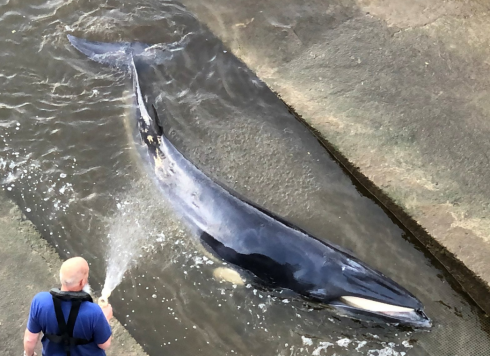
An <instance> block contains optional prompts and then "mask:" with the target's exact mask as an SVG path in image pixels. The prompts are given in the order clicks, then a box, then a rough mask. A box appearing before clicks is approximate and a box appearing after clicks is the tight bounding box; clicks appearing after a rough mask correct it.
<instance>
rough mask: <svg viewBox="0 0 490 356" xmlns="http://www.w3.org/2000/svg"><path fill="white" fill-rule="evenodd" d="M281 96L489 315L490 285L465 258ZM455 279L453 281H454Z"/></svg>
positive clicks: (357, 182)
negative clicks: (432, 231)
mask: <svg viewBox="0 0 490 356" xmlns="http://www.w3.org/2000/svg"><path fill="white" fill-rule="evenodd" d="M274 93H275V94H276V95H277V97H278V98H279V99H280V100H281V101H282V102H283V103H284V105H286V106H287V108H288V110H289V112H290V113H291V114H292V115H293V116H294V117H295V118H296V119H297V120H298V121H299V122H301V123H302V124H303V125H305V127H307V128H308V130H310V132H311V133H312V134H313V135H314V136H315V137H316V139H317V140H318V141H319V143H320V144H321V145H322V146H323V147H324V148H325V150H326V151H327V152H328V153H329V154H330V156H331V157H332V158H333V159H334V160H335V161H336V162H337V163H338V164H339V165H340V167H342V169H343V170H344V172H345V173H346V174H348V175H349V177H351V179H352V182H353V183H354V184H355V185H356V186H357V187H358V189H359V190H360V191H361V192H362V193H363V194H364V195H365V196H367V197H368V198H370V199H372V200H373V201H375V202H376V203H377V204H378V205H379V206H380V207H381V208H382V209H383V211H385V212H386V213H387V214H388V216H390V218H391V219H392V220H393V221H394V222H395V223H397V224H398V225H400V226H402V227H403V228H404V229H405V230H406V231H407V232H409V233H410V234H412V235H413V236H414V237H415V238H416V239H417V242H418V243H419V245H420V246H419V247H422V248H423V249H425V250H428V252H429V253H430V254H431V255H432V256H433V257H434V258H435V259H436V260H437V261H438V262H439V263H440V264H441V266H442V267H443V268H445V269H446V270H447V271H448V273H449V274H451V275H452V276H453V277H454V279H455V282H456V283H457V284H456V285H453V287H455V288H456V289H459V290H460V291H461V292H464V293H465V294H466V295H467V296H468V297H469V299H471V300H472V301H473V302H475V303H476V304H477V305H478V306H479V307H480V308H481V309H482V310H483V311H484V312H485V313H486V314H487V315H490V299H489V298H488V296H489V295H490V286H489V285H488V284H487V283H486V281H484V280H483V279H482V278H481V277H479V276H478V275H477V274H476V273H475V272H474V271H472V270H471V269H470V268H469V267H468V266H467V265H466V264H465V263H464V262H463V261H461V260H460V259H459V258H458V257H457V256H456V255H455V254H454V253H452V252H451V251H449V250H448V249H447V248H446V247H445V246H444V245H442V244H441V243H440V242H439V241H438V240H437V239H435V238H434V237H433V236H432V235H431V234H430V233H429V232H428V231H427V230H426V229H425V228H424V227H423V226H421V225H420V224H419V223H418V222H417V221H416V220H415V219H414V218H413V217H412V216H411V215H410V214H409V213H408V212H407V211H406V210H405V209H404V208H403V207H401V206H400V205H398V204H397V203H395V201H394V200H393V199H392V198H391V197H390V196H389V195H388V194H387V193H386V192H385V191H384V190H382V189H381V188H379V187H378V186H377V185H376V184H375V183H373V182H372V181H371V180H370V179H369V178H368V177H367V176H365V175H364V174H363V173H362V172H361V170H360V168H359V167H357V166H356V165H354V164H353V163H352V162H351V161H349V159H348V158H347V157H346V156H345V155H343V154H342V153H341V152H340V151H339V150H338V149H336V148H335V147H334V146H333V145H332V144H331V143H330V142H329V141H328V140H327V139H326V138H325V137H324V135H323V134H322V133H321V132H320V131H319V130H317V129H315V128H314V127H313V126H311V125H310V124H309V123H308V121H306V120H305V119H304V118H303V117H302V116H301V115H300V114H298V113H297V112H296V111H295V109H294V108H293V107H291V106H290V105H289V104H287V103H286V102H285V101H284V100H283V99H282V97H281V95H280V94H279V93H277V92H275V91H274ZM450 282H451V281H450Z"/></svg>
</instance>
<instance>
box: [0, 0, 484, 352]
mask: <svg viewBox="0 0 490 356" xmlns="http://www.w3.org/2000/svg"><path fill="white" fill-rule="evenodd" d="M0 9H1V11H0V13H1V17H0V35H1V36H0V41H1V47H0V48H1V50H0V56H1V63H2V69H1V71H0V83H1V88H2V94H1V96H0V130H1V131H0V139H1V142H2V145H1V151H0V172H1V179H2V186H3V188H4V189H5V191H6V192H7V193H8V194H9V196H10V197H11V198H12V199H14V200H15V201H16V202H17V203H18V204H19V206H20V207H21V209H22V210H23V211H24V213H25V215H26V216H27V218H29V219H30V220H32V221H33V222H34V224H35V225H36V226H37V227H38V229H39V231H40V232H41V233H42V235H43V237H44V238H46V239H47V240H48V241H49V242H50V243H52V244H53V246H55V247H56V248H57V250H58V252H59V253H60V255H61V256H62V257H64V258H65V257H70V256H74V255H82V256H84V257H85V258H87V259H88V260H89V261H90V263H91V282H92V283H93V284H94V286H95V287H96V288H98V290H99V291H100V289H101V287H102V286H101V285H100V284H101V283H102V282H103V280H104V277H105V269H106V264H107V258H108V256H110V255H111V251H110V248H109V246H110V244H111V241H112V243H114V241H116V242H118V244H116V245H118V246H126V247H127V246H130V249H131V250H132V252H133V255H132V260H133V261H134V263H133V265H132V267H131V268H130V270H129V271H128V272H127V273H126V275H125V278H124V279H123V282H122V283H121V285H119V287H117V288H116V290H115V291H114V293H113V296H112V297H111V302H112V304H113V306H114V312H115V315H116V317H117V318H118V319H119V320H120V321H121V322H122V323H123V324H124V325H125V326H126V327H127V328H128V330H129V331H130V332H131V334H132V335H133V336H134V337H135V338H136V340H137V341H138V342H140V343H141V344H142V346H143V347H144V348H145V350H146V351H147V352H148V353H149V354H150V355H163V354H164V355H195V354H196V353H199V354H201V355H334V354H335V355H353V354H354V355H357V354H359V355H400V356H402V355H480V354H481V355H483V354H487V353H488V352H489V350H490V338H489V334H488V331H489V330H490V328H489V323H488V320H487V319H486V318H485V317H484V315H483V313H482V312H481V311H480V310H479V309H478V308H477V307H476V306H475V305H474V304H473V303H472V302H471V301H470V300H469V299H468V298H467V297H466V296H465V294H464V293H462V292H461V291H460V290H459V288H458V287H457V285H456V284H455V283H454V281H453V279H452V278H451V277H450V276H449V275H448V274H447V273H446V272H445V270H444V269H443V268H442V267H441V266H440V265H439V264H438V263H437V262H436V261H434V260H433V259H432V258H431V256H430V255H428V254H427V253H426V252H425V251H424V249H423V248H421V247H420V246H418V245H417V244H416V243H415V241H414V238H413V237H412V236H411V235H410V234H408V233H407V232H406V231H405V230H404V229H403V228H402V227H401V226H399V225H398V224H397V223H396V222H393V221H392V220H391V219H390V217H389V216H388V215H387V214H386V213H385V212H384V211H383V210H382V209H381V208H380V207H379V206H378V205H376V204H375V203H374V202H373V201H372V200H370V199H369V198H367V197H365V196H363V194H362V193H361V192H360V191H359V190H358V189H357V187H356V185H355V184H354V183H353V182H352V181H351V179H350V178H349V177H348V176H347V175H346V174H345V173H344V172H343V171H342V169H341V168H340V167H339V166H338V165H337V164H336V163H335V162H334V161H333V160H332V158H331V157H330V156H329V155H328V153H327V152H326V151H325V150H324V149H323V148H322V146H321V145H320V144H319V143H318V142H317V141H316V140H315V138H314V137H313V136H312V135H311V133H310V132H309V131H308V130H307V129H306V128H305V127H304V126H303V125H302V124H300V123H299V122H298V121H297V120H296V119H295V118H294V117H293V116H292V115H291V114H290V113H289V112H288V110H287V108H286V107H285V105H284V104H283V103H282V102H281V101H280V100H279V99H277V97H276V96H275V95H274V94H273V93H272V92H270V90H269V89H268V88H267V87H266V86H265V85H264V84H263V83H262V82H261V81H260V80H259V79H258V78H256V77H255V76H254V75H253V73H251V72H250V71H249V70H248V69H247V68H246V67H245V66H244V65H243V64H242V63H241V62H239V61H238V60H237V59H236V58H235V57H234V56H233V54H232V53H230V52H229V51H227V49H226V48H224V47H223V45H222V44H221V42H220V41H219V40H218V39H217V38H215V37H214V36H213V35H212V34H211V33H209V32H208V31H207V29H206V28H204V27H203V26H202V25H201V24H200V23H199V22H198V21H197V20H196V19H195V17H194V16H193V15H192V14H191V13H189V12H188V11H187V10H186V9H185V8H184V7H183V6H182V5H180V4H179V3H175V2H162V1H153V0H149V1H140V2H136V1H134V2H125V3H124V4H120V3H119V2H117V1H105V2H98V1H89V0H85V1H82V0H78V1H76V0H74V1H62V0H58V1H56V0H55V1H52V0H51V1H45V0H38V1H34V0H29V1H19V0H0ZM67 34H73V35H76V36H80V37H85V38H90V39H93V40H99V41H118V40H120V41H122V40H124V41H133V40H138V41H143V42H146V43H150V44H171V43H173V45H172V46H171V47H172V51H171V53H172V54H171V55H168V56H167V57H165V60H164V61H163V62H162V64H161V65H160V66H158V67H156V68H155V69H154V70H149V71H146V72H144V73H142V75H141V81H142V88H143V91H144V93H145V94H146V96H147V98H148V100H149V101H150V102H155V103H156V104H157V106H158V107H159V109H162V110H165V112H166V114H167V115H166V116H168V120H167V122H166V123H165V127H166V128H167V130H168V132H169V135H170V138H171V140H172V142H174V144H175V145H176V146H177V148H178V149H179V150H181V151H182V152H183V153H184V154H185V155H186V156H187V157H189V159H190V160H191V161H192V162H194V163H195V164H196V165H197V166H198V167H199V168H201V169H202V170H203V171H204V172H205V173H206V174H208V175H209V176H211V177H213V178H214V179H216V180H218V181H220V182H222V183H223V184H224V185H226V186H228V187H230V188H232V189H234V190H236V191H238V192H239V193H240V194H242V195H244V196H246V197H247V198H248V199H250V200H251V201H253V202H256V203H258V204H260V205H263V206H264V207H266V208H267V209H269V210H271V211H274V212H275V213H277V214H279V215H282V216H284V217H285V218H287V219H288V220H290V221H291V222H293V223H295V224H296V225H298V226H300V227H302V228H304V229H306V230H308V231H310V232H311V233H313V234H314V235H316V236H318V237H319V238H323V239H326V240H329V241H332V242H334V243H336V244H338V245H341V246H343V247H345V248H347V249H350V250H352V251H353V253H354V254H355V255H356V256H358V257H359V258H360V259H362V260H363V261H365V262H367V263H368V264H369V265H371V266H373V267H375V268H377V269H379V270H381V271H382V272H383V273H385V274H386V275H387V276H389V277H391V278H392V279H394V280H395V281H397V282H398V283H400V284H401V285H403V286H404V287H406V288H407V289H408V290H410V291H411V292H412V293H413V294H415V295H416V296H417V297H419V298H420V299H421V300H422V302H423V303H424V305H425V306H426V313H427V314H428V315H429V316H430V317H431V318H432V319H433V320H434V327H433V328H432V330H431V331H430V332H425V331H414V330H405V329H397V328H394V327H390V326H386V325H378V324H369V323H366V322H358V321H353V320H350V319H348V318H344V317H340V316H338V315H337V314H335V313H334V312H332V311H330V310H328V309H317V308H316V306H312V305H307V304H305V303H304V302H302V301H300V300H295V299H291V298H288V297H284V296H281V295H278V294H274V293H270V292H268V291H262V290H256V289H254V287H251V286H245V287H237V286H233V285H231V284H226V283H220V282H218V281H216V280H215V279H213V277H212V272H213V270H214V268H216V267H217V266H219V265H220V263H219V262H218V261H213V260H212V259H209V258H208V256H207V255H206V254H205V253H204V252H203V251H202V249H201V247H200V246H199V245H198V244H197V243H195V240H194V237H193V236H192V234H190V233H189V232H188V231H187V230H186V227H185V226H183V225H182V224H181V223H180V222H179V220H178V219H177V218H176V217H175V216H174V215H173V212H172V210H171V209H170V207H169V206H168V205H167V204H166V201H165V197H164V196H163V195H162V194H161V193H160V191H159V190H158V188H157V185H156V184H155V182H154V179H153V177H152V174H151V172H150V171H149V170H148V169H147V165H146V164H145V160H144V159H142V157H141V156H140V155H139V153H138V152H136V150H135V148H134V143H133V138H132V132H133V128H134V125H135V123H134V121H132V118H131V115H130V112H131V105H130V102H131V92H130V91H129V89H130V87H129V84H130V80H129V77H128V75H127V74H126V73H123V72H119V71H117V70H114V69H111V68H107V67H103V66H102V65H99V64H97V63H94V62H91V61H89V60H88V59H86V58H85V57H84V56H83V55H81V54H79V53H78V52H76V51H75V50H74V49H73V48H72V47H71V46H70V44H69V42H68V41H67V39H66V35H67ZM108 235H109V236H108ZM126 250H127V248H126ZM120 252H121V253H123V252H124V248H122V247H121V251H120ZM112 254H114V251H112ZM115 255H116V258H117V252H116V253H115Z"/></svg>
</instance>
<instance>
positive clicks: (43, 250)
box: [0, 193, 146, 356]
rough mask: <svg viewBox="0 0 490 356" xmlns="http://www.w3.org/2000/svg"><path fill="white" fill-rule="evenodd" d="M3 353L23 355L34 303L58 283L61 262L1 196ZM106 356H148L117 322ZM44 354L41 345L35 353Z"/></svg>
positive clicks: (0, 345)
mask: <svg viewBox="0 0 490 356" xmlns="http://www.w3.org/2000/svg"><path fill="white" fill-rule="evenodd" d="M0 224H1V226H2V228H1V230H0V246H1V248H0V261H2V264H1V265H0V284H1V286H2V288H1V289H0V326H1V330H2V332H1V333H0V354H2V355H22V352H23V350H24V345H23V337H24V330H25V327H26V323H27V317H28V315H29V307H30V304H31V300H32V298H33V297H34V295H36V293H38V292H40V291H46V290H49V289H51V288H53V287H55V286H57V285H58V284H59V269H60V266H61V260H60V257H59V256H58V254H57V253H56V251H55V250H54V249H53V248H52V247H51V246H50V245H49V244H48V243H47V242H46V241H45V240H44V239H42V238H41V236H40V234H39V233H38V232H37V231H36V230H35V229H34V226H33V225H32V223H31V222H29V221H27V220H25V218H23V217H22V214H21V212H20V210H19V209H18V208H17V206H15V205H14V204H13V203H12V202H10V201H8V200H7V198H6V197H5V196H4V195H3V193H1V194H0ZM111 326H112V331H113V340H112V345H111V347H110V348H109V350H108V351H107V355H108V356H110V355H127V356H145V355H146V353H145V352H144V351H143V349H142V348H141V346H140V345H139V344H137V343H136V341H135V340H134V339H133V338H132V337H131V335H129V333H128V331H127V330H126V329H125V328H124V327H123V326H122V325H121V324H120V323H119V322H118V321H117V320H115V319H113V320H111ZM36 351H37V354H38V355H41V350H40V343H39V344H38V349H37V350H36Z"/></svg>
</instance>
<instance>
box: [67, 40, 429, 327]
mask: <svg viewBox="0 0 490 356" xmlns="http://www.w3.org/2000/svg"><path fill="white" fill-rule="evenodd" d="M68 39H69V41H70V42H71V44H72V45H73V46H74V47H75V48H76V49H78V50H79V51H80V52H82V53H84V54H86V55H87V56H88V57H89V58H91V59H93V60H95V61H97V62H100V63H104V64H108V65H112V66H115V67H119V68H122V67H124V68H125V69H127V70H129V71H130V73H131V75H132V78H133V89H134V94H135V103H136V105H135V110H136V119H137V125H138V129H139V132H140V135H141V139H142V142H144V146H145V149H146V150H147V156H148V157H149V159H150V162H151V165H152V168H153V169H154V171H155V175H156V177H157V179H158V182H159V185H160V187H161V189H162V190H163V192H164V194H165V195H166V196H167V197H168V199H169V201H170V202H171V203H172V204H173V206H174V208H175V209H176V210H177V211H178V212H179V214H180V215H181V216H182V217H183V218H184V219H185V220H186V221H187V222H188V223H189V224H190V226H191V227H192V228H193V229H194V230H195V231H197V232H198V236H199V237H200V239H201V242H202V243H203V244H204V245H205V246H206V247H207V248H208V249H209V250H211V251H212V252H214V254H216V255H217V256H219V257H220V258H221V259H223V260H224V261H226V262H228V263H229V264H232V265H234V266H237V267H238V268H239V269H241V270H242V271H247V273H249V274H250V275H251V276H253V278H254V279H255V281H256V282H257V283H261V284H262V285H265V286H267V287H272V288H282V289H289V290H292V291H293V292H295V293H297V294H298V295H300V296H302V297H305V298H307V299H309V300H313V301H316V302H320V303H324V304H328V305H332V306H334V307H335V308H338V309H340V310H344V311H346V312H348V314H349V315H351V316H354V317H356V316H358V317H360V316H365V315H369V316H372V317H374V318H375V319H380V318H381V319H382V320H384V321H386V322H391V323H400V324H404V325H411V326H415V327H430V326H431V321H430V319H429V318H428V317H427V316H426V315H425V314H424V312H423V306H422V303H421V302H420V301H419V300H418V299H417V298H416V297H414V296H413V295H412V294H411V293H410V292H408V291H407V290H405V289H404V288H403V287H401V286H399V285H398V284H397V283H395V282H394V281H392V280H391V279H389V278H387V277H385V276H384V275H383V274H382V273H380V272H378V271H375V270H373V269H371V268H369V267H368V266H366V265H365V264H364V263H363V262H361V261H359V260H358V259H356V258H355V257H353V256H351V255H350V254H348V253H347V252H345V251H342V250H341V249H340V248H338V247H336V246H334V245H331V244H327V243H326V242H324V241H320V240H319V239H317V238H315V237H313V236H311V235H309V234H308V233H306V232H305V231H303V230H301V229H299V228H297V227H295V226H293V225H292V224H290V223H288V222H287V221H284V220H283V219H281V218H280V217H277V216H275V215H274V214H272V213H271V212H268V211H266V210H265V209H263V208H261V207H258V206H256V205H254V204H253V203H250V202H248V201H246V200H245V199H243V198H239V197H238V196H237V195H236V194H235V193H233V192H231V191H230V190H228V189H226V188H224V187H222V186H221V185H220V184H218V183H216V182H215V181H213V180H212V179H210V178H209V177H207V176H206V175H204V174H203V173H202V172H201V171H200V170H199V169H197V168H196V167H195V166H194V165H193V164H192V163H191V162H189V161H188V160H187V159H186V158H185V157H184V156H183V155H182V154H181V153H180V152H178V151H177V149H176V148H175V147H174V146H173V145H172V143H171V142H170V141H169V139H168V137H167V136H166V135H165V130H164V129H163V128H162V126H161V124H162V121H160V120H158V118H157V112H156V109H155V107H154V106H153V105H152V110H151V112H152V115H150V113H149V112H148V110H147V103H145V101H144V99H143V95H142V93H141V88H140V84H139V80H138V70H137V66H138V64H139V63H144V62H147V61H151V60H152V52H153V51H155V50H163V49H161V48H160V49H158V48H157V47H156V46H153V47H150V46H148V45H145V44H140V43H102V42H90V41H87V40H83V39H79V38H76V37H73V36H68ZM352 297H356V298H352ZM353 300H354V302H352V301H353ZM372 302H378V303H372ZM366 303H367V304H366ZM381 303H382V304H381ZM380 306H381V308H380ZM397 307H401V308H397Z"/></svg>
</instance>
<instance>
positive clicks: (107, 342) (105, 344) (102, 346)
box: [97, 336, 112, 350]
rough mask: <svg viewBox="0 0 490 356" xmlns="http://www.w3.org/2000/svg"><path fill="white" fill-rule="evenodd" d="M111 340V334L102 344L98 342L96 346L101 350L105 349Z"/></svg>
mask: <svg viewBox="0 0 490 356" xmlns="http://www.w3.org/2000/svg"><path fill="white" fill-rule="evenodd" d="M111 341H112V336H109V339H107V341H106V342H104V343H103V344H98V345H97V346H98V347H99V348H101V349H102V350H107V349H108V348H109V346H111Z"/></svg>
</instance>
